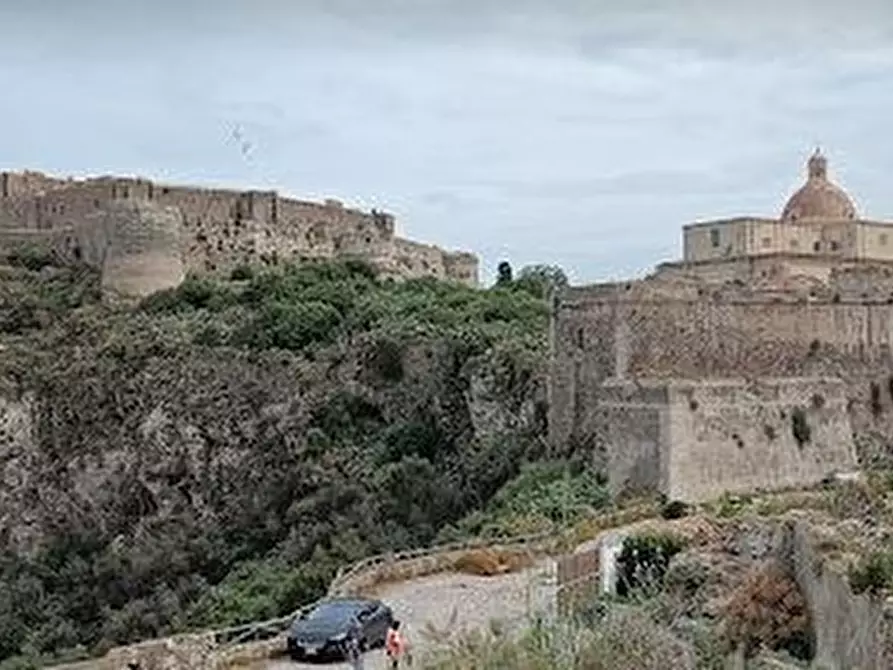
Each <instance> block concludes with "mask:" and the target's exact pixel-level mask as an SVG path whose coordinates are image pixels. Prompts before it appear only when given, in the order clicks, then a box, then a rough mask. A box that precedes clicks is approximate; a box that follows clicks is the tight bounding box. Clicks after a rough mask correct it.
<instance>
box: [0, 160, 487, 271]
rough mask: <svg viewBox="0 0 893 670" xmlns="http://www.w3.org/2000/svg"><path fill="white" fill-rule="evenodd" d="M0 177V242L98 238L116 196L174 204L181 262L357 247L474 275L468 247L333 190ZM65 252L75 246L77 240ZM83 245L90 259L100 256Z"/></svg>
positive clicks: (383, 261) (377, 260)
mask: <svg viewBox="0 0 893 670" xmlns="http://www.w3.org/2000/svg"><path fill="white" fill-rule="evenodd" d="M0 179H2V181H0V186H2V190H0V248H2V247H3V246H4V244H5V240H6V239H7V237H9V238H14V237H16V236H20V235H21V233H20V231H23V230H26V231H48V232H52V233H54V235H52V236H51V237H52V238H53V239H56V237H58V235H56V233H58V232H59V231H66V233H65V234H67V235H69V237H70V238H71V239H83V238H87V239H88V240H93V241H95V239H96V235H95V230H96V229H95V223H94V222H95V220H96V219H97V218H102V219H104V220H106V223H108V217H109V212H112V213H113V215H114V213H115V212H118V211H120V210H118V209H116V208H115V203H120V202H139V203H144V204H148V205H150V206H152V207H155V208H157V211H170V210H171V208H173V209H174V210H176V212H177V215H178V216H179V218H180V228H181V231H180V233H179V234H178V235H177V236H176V237H177V239H178V240H179V241H178V249H177V253H178V254H179V255H180V258H181V260H180V261H179V262H180V263H182V265H183V269H184V271H185V272H194V273H198V274H213V273H228V272H230V271H231V270H232V269H233V268H234V267H236V266H238V265H242V264H267V265H273V264H276V263H278V262H280V261H286V260H291V259H296V258H338V257H353V258H361V259H364V260H367V261H369V262H371V263H373V264H375V265H377V266H379V268H380V269H381V270H382V272H383V273H384V274H385V275H386V276H394V277H397V278H412V277H426V276H435V277H440V278H444V279H451V280H454V281H458V282H461V283H465V284H470V285H476V284H477V280H478V277H477V271H478V263H477V258H476V257H475V256H473V255H472V254H468V253H463V252H458V253H457V252H448V251H444V250H443V249H441V248H439V247H436V246H432V245H427V244H421V243H418V242H413V241H411V240H406V239H402V238H399V237H397V236H396V234H395V221H394V217H393V216H392V215H390V214H387V213H383V212H377V211H375V210H373V211H372V212H363V211H360V210H356V209H351V208H348V207H345V206H344V205H342V204H341V203H340V202H339V201H336V200H327V201H325V202H323V203H316V202H307V201H302V200H296V199H293V198H286V197H282V196H280V195H279V194H278V193H277V192H275V191H237V190H227V189H204V188H192V187H185V186H171V185H162V184H156V183H154V182H152V181H150V180H147V179H142V178H119V177H99V178H91V179H85V180H73V179H68V180H61V179H55V178H53V177H48V176H46V175H42V174H40V173H34V172H24V173H9V172H4V173H0ZM122 228H123V229H124V230H126V231H127V232H126V233H122V234H121V235H118V236H117V238H116V239H118V240H119V242H121V243H126V240H125V237H126V236H127V235H131V234H134V233H136V227H134V226H132V225H131V224H130V223H128V221H127V217H125V220H124V221H123V222H122ZM78 231H79V232H78ZM168 237H170V236H168ZM42 239H44V238H37V237H36V238H35V240H42ZM46 239H50V238H49V237H47V238H46ZM155 239H157V236H156V238H155ZM168 251H171V250H166V252H165V253H167V252H168ZM67 253H69V254H71V255H77V254H78V252H77V251H76V250H75V249H74V248H72V249H67ZM80 253H81V256H82V257H83V258H84V259H87V260H91V259H93V258H95V257H96V254H94V253H92V252H91V253H88V252H85V251H83V250H81V252H80ZM168 256H170V254H169V253H168ZM143 274H144V273H143ZM168 274H170V273H168ZM143 285H144V284H143V283H142V282H137V283H136V284H132V287H133V288H138V286H143ZM146 286H148V285H146Z"/></svg>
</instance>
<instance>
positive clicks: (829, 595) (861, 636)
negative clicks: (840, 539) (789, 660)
mask: <svg viewBox="0 0 893 670" xmlns="http://www.w3.org/2000/svg"><path fill="white" fill-rule="evenodd" d="M786 530H787V533H786V535H787V537H786V538H785V539H786V545H787V546H786V548H785V551H784V554H785V557H786V558H787V562H788V565H789V568H790V570H791V572H792V573H793V574H794V576H795V578H796V580H797V585H798V586H799V587H800V590H801V592H802V593H803V596H804V598H805V599H806V604H807V607H808V609H809V614H810V619H811V621H812V625H813V628H814V632H815V644H816V650H815V657H814V658H813V662H812V666H811V667H813V668H817V669H821V670H886V669H888V668H890V667H891V663H893V657H891V655H890V650H888V649H887V646H888V643H887V642H886V639H887V636H888V635H889V634H890V624H889V623H888V622H887V621H886V620H885V617H884V605H883V602H881V601H879V600H878V599H876V598H875V599H872V598H871V597H870V596H868V595H857V594H854V593H853V591H852V589H851V588H850V586H849V584H848V582H847V580H846V578H845V577H844V576H843V575H842V574H839V573H838V572H837V571H835V570H833V569H832V568H831V567H830V566H829V565H828V563H827V561H826V560H824V559H823V557H822V556H821V554H820V552H819V551H818V550H817V547H816V545H817V543H816V542H815V540H814V539H813V538H812V537H811V533H810V528H809V526H808V525H807V524H806V523H805V522H802V521H796V522H793V523H792V524H791V525H790V526H789V527H788V528H787V529H786Z"/></svg>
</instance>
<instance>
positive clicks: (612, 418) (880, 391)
mask: <svg viewBox="0 0 893 670" xmlns="http://www.w3.org/2000/svg"><path fill="white" fill-rule="evenodd" d="M627 287H628V288H627ZM699 293H700V295H698V294H699ZM551 346H552V356H551V366H552V368H551V373H550V385H549V408H550V421H549V428H550V437H551V439H552V440H553V441H554V442H555V443H556V444H565V443H567V442H569V441H570V442H575V443H578V444H581V445H585V446H587V447H588V448H590V449H592V450H593V452H594V453H595V454H596V458H597V459H599V460H600V462H601V463H602V464H605V465H610V467H611V468H612V469H613V468H614V467H615V466H616V467H617V468H619V470H618V471H617V473H618V476H620V478H621V479H624V478H627V479H630V480H631V481H634V480H637V479H638V480H642V481H646V482H648V486H652V487H654V488H659V489H661V490H663V492H665V493H668V494H669V493H671V492H676V493H678V494H680V495H682V494H683V492H685V495H689V494H690V495H693V496H694V497H698V496H700V495H707V494H710V495H713V494H715V493H716V491H717V490H743V489H744V488H747V487H752V486H755V485H756V482H758V481H762V482H763V483H764V485H765V486H767V487H770V488H771V487H772V486H773V482H775V480H776V479H778V478H777V477H776V475H777V474H778V472H779V470H780V469H782V470H786V472H787V473H788V475H790V477H794V479H796V478H799V483H800V484H807V483H809V482H812V481H815V480H816V478H817V477H818V478H821V474H822V473H821V470H822V469H826V470H828V471H830V469H840V468H842V467H843V466H845V465H846V463H847V457H846V456H845V454H843V452H839V453H838V454H837V456H835V457H834V458H833V459H831V460H832V461H834V463H833V466H834V467H833V468H832V467H831V465H832V464H831V462H830V461H825V460H822V459H819V460H816V461H814V462H811V463H807V462H803V463H801V462H800V461H796V462H795V461H790V462H788V461H789V458H788V457H789V455H790V452H789V445H786V444H785V442H784V440H780V439H775V440H765V439H761V440H760V442H759V444H760V446H761V449H762V451H761V452H760V453H761V457H760V458H759V459H756V460H751V459H750V455H749V454H744V455H743V456H742V458H743V460H742V458H733V457H732V456H735V455H737V453H738V452H737V451H735V450H734V448H733V447H734V443H735V440H732V439H731V438H729V437H728V436H731V435H738V436H739V437H741V438H742V439H744V436H745V435H748V436H749V437H747V438H746V439H745V442H746V443H749V444H754V443H755V439H756V438H755V437H754V434H753V433H752V427H751V425H750V419H751V418H753V416H756V415H758V414H760V415H762V413H766V412H769V410H770V406H771V405H772V403H771V402H769V401H765V402H764V401H763V400H760V397H759V396H757V397H756V398H751V399H750V400H749V405H747V406H748V407H751V409H750V410H747V411H745V410H744V409H743V408H742V409H741V410H740V411H737V412H736V411H732V410H731V409H727V410H724V411H722V412H717V413H714V414H713V415H711V417H710V422H712V425H713V426H714V427H715V429H711V430H709V431H706V432H705V433H704V434H705V435H707V437H709V439H707V438H705V439H703V440H694V439H693V437H692V433H691V432H690V431H682V432H680V431H679V429H678V428H679V424H678V422H677V423H676V424H673V425H674V426H676V429H675V432H674V430H671V426H670V424H666V423H662V422H666V421H669V418H668V417H671V416H673V417H687V420H688V419H692V420H694V418H697V417H696V416H694V415H692V416H688V415H685V414H684V413H683V412H682V411H681V410H679V409H678V407H677V405H676V404H674V402H675V401H673V398H674V397H676V396H674V395H673V394H674V393H676V390H678V388H680V385H687V386H688V387H690V388H692V389H694V388H700V389H701V391H704V392H706V391H707V390H709V389H711V388H712V389H713V391H711V393H712V392H714V391H716V388H714V386H715V385H716V384H718V383H720V382H722V381H723V380H726V381H728V380H739V381H736V382H735V384H738V385H739V386H740V387H741V388H747V385H748V384H755V383H756V384H763V385H771V384H773V383H778V382H777V380H779V379H782V378H784V379H793V380H794V381H790V382H788V386H789V387H790V389H793V388H795V387H796V388H798V389H801V391H802V389H803V388H810V387H817V384H818V383H817V382H816V381H815V380H816V379H817V378H822V379H828V378H830V379H835V380H839V381H840V383H841V384H842V385H843V386H842V389H843V391H842V395H843V397H845V399H846V402H845V403H844V404H843V405H842V407H843V409H842V410H841V411H842V412H843V413H844V414H843V415H838V417H837V419H835V420H836V421H838V424H837V425H844V424H843V423H841V422H844V421H845V424H846V425H847V427H848V428H847V430H848V431H850V433H851V434H852V436H853V439H855V447H856V449H857V452H856V453H857V455H858V458H859V461H860V462H862V463H865V462H866V461H867V460H877V459H884V460H885V461H887V462H889V460H890V454H891V449H890V440H889V435H890V434H893V432H891V431H893V418H891V414H893V411H891V403H893V304H888V302H887V301H886V300H885V301H883V302H881V301H871V300H858V301H857V300H853V301H851V302H845V301H843V300H836V299H834V298H832V299H830V300H821V299H810V298H808V297H802V296H797V295H791V294H785V293H781V294H780V295H779V296H776V297H773V298H769V299H767V297H766V296H765V295H764V294H760V293H759V292H755V291H751V290H749V289H742V290H739V291H737V292H736V291H734V290H733V289H732V288H730V287H710V286H707V287H705V286H704V285H698V283H689V284H684V283H682V284H664V285H661V283H660V282H654V283H653V284H652V285H646V283H642V284H636V283H635V282H634V283H631V284H628V285H627V284H612V285H603V286H599V287H593V288H588V289H573V290H570V291H567V292H565V293H564V294H563V295H560V296H557V297H556V300H555V302H554V304H553V318H552V327H551ZM797 379H801V380H803V383H802V384H800V385H798V384H797V383H795V382H796V380H797ZM627 384H632V385H633V386H634V388H635V389H636V393H635V394H634V395H633V396H631V399H630V400H629V402H627V403H626V404H625V405H623V406H622V407H621V406H620V405H619V404H618V402H619V401H618V400H617V399H616V397H614V396H615V395H616V393H617V392H618V391H617V389H618V388H626V385H627ZM711 384H713V385H714V386H711ZM717 388H718V387H717ZM674 389H675V390H674ZM646 390H647V391H648V393H650V394H651V396H648V395H647V394H646ZM701 391H699V393H700V392H701ZM817 392H818V391H817ZM798 393H800V395H801V396H802V398H801V399H802V400H803V402H802V405H803V408H804V410H808V408H809V402H808V398H806V396H803V395H802V393H801V392H800V391H798ZM654 394H657V395H661V394H663V395H662V396H661V397H659V398H658V397H656V396H655V397H652V396H654ZM791 394H793V391H791V393H790V394H789V396H790V397H793V396H792V395H791ZM708 395H709V394H708ZM824 395H827V394H824ZM798 397H799V396H798ZM611 403H613V405H612V404H611ZM609 406H610V410H611V411H608V409H609ZM832 406H833V407H837V408H838V409H840V407H841V405H840V404H839V403H837V404H834V403H831V404H829V405H828V408H826V409H825V410H824V411H826V412H827V411H830V407H832ZM776 410H777V408H776ZM777 411H780V410H777ZM695 414H697V413H695ZM692 417H694V418H692ZM674 420H675V419H674ZM767 425H768V424H767ZM812 429H813V430H817V428H815V427H813V428H812ZM692 430H694V428H692ZM774 430H776V431H777V427H776V429H774ZM814 434H817V433H814ZM624 435H625V436H626V437H624ZM680 435H682V436H684V439H683V438H679V436H680ZM669 436H672V439H671V438H670V437H669ZM721 436H726V437H721ZM633 438H634V439H633ZM631 439H633V441H634V442H635V445H631V444H630V443H629V441H630V440H631ZM836 444H838V445H843V446H844V447H845V446H846V444H845V443H844V442H841V441H839V440H838V441H837V443H836ZM691 449H696V450H697V452H698V453H699V454H700V456H697V458H695V457H694V456H691V452H690V450H691ZM727 449H732V452H731V455H729V454H726V455H725V456H723V453H725V452H724V450H727ZM623 450H630V454H631V455H630V456H629V458H630V459H632V461H633V462H634V463H637V465H630V464H626V465H623V460H622V459H620V460H617V457H616V455H617V454H618V453H620V452H622V451H623ZM683 452H686V453H689V456H687V457H686V458H689V457H690V460H691V461H692V462H694V461H697V460H699V459H700V460H702V461H704V462H710V461H713V460H717V461H718V460H723V461H724V463H725V464H726V465H728V466H729V467H728V468H713V469H712V470H709V469H708V470H705V469H703V468H700V466H697V467H695V466H692V467H690V468H689V467H686V468H681V469H677V470H675V475H673V477H670V476H669V475H668V474H667V473H666V472H663V473H661V470H660V468H661V467H663V466H662V465H661V464H662V463H664V464H665V463H669V462H672V461H673V459H674V458H676V457H677V456H678V455H679V454H682V453H683ZM822 453H826V452H822ZM633 454H638V455H633ZM744 456H747V458H744ZM612 458H614V459H615V460H614V462H613V463H614V464H613V465H611V459H612ZM795 460H796V459H795ZM677 462H678V461H677ZM784 463H788V465H784ZM850 464H851V465H852V466H853V467H856V462H855V459H854V460H853V461H851V463H850ZM621 465H623V467H622V468H621V467H620V466H621ZM816 465H819V466H821V467H820V468H819V470H817V469H816V467H814V466H816ZM755 466H756V467H758V469H757V470H753V469H751V468H752V467H755ZM782 466H783V467H782ZM807 466H808V467H807ZM624 468H625V469H627V470H629V469H635V468H639V469H641V468H645V470H642V471H641V473H640V474H635V475H634V476H633V475H630V476H627V475H624V474H619V473H620V471H621V470H623V469H624ZM649 468H650V470H649ZM686 473H687V474H686ZM792 473H793V474H792ZM826 474H827V473H826ZM785 477H787V475H785ZM790 477H787V479H788V480H790ZM786 481H787V480H786ZM680 482H682V483H680ZM788 483H791V482H790V481H788ZM637 486H638V485H637ZM691 486H694V487H695V488H696V489H698V490H697V491H695V490H694V489H691V488H690V487H691ZM638 487H639V488H641V486H638ZM686 487H689V488H688V489H686ZM646 488H647V486H646ZM686 491H687V492H686Z"/></svg>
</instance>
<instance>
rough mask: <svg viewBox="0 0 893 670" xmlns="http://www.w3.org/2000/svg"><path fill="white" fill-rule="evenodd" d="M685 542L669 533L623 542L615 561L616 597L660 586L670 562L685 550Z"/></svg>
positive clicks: (628, 539) (633, 538)
mask: <svg viewBox="0 0 893 670" xmlns="http://www.w3.org/2000/svg"><path fill="white" fill-rule="evenodd" d="M685 545H686V543H685V541H684V540H683V539H681V538H679V537H676V536H675V535H671V534H642V535H633V536H631V537H628V538H626V540H624V542H623V549H622V550H621V551H620V555H619V556H618V558H617V577H618V579H617V594H618V595H619V596H621V597H623V596H626V595H628V594H629V593H630V592H632V591H633V590H634V589H637V588H639V587H642V586H649V587H650V586H656V587H659V586H660V585H661V584H663V579H664V575H665V574H666V572H667V567H668V566H669V565H670V560H671V559H672V558H673V556H675V555H676V554H678V553H679V552H680V551H682V550H683V549H684V548H685Z"/></svg>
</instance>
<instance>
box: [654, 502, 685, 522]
mask: <svg viewBox="0 0 893 670" xmlns="http://www.w3.org/2000/svg"><path fill="white" fill-rule="evenodd" d="M660 515H661V517H663V518H664V519H681V518H683V517H686V516H688V505H686V504H685V503H684V502H682V501H681V500H671V501H669V502H667V503H664V504H663V505H661V508H660Z"/></svg>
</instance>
